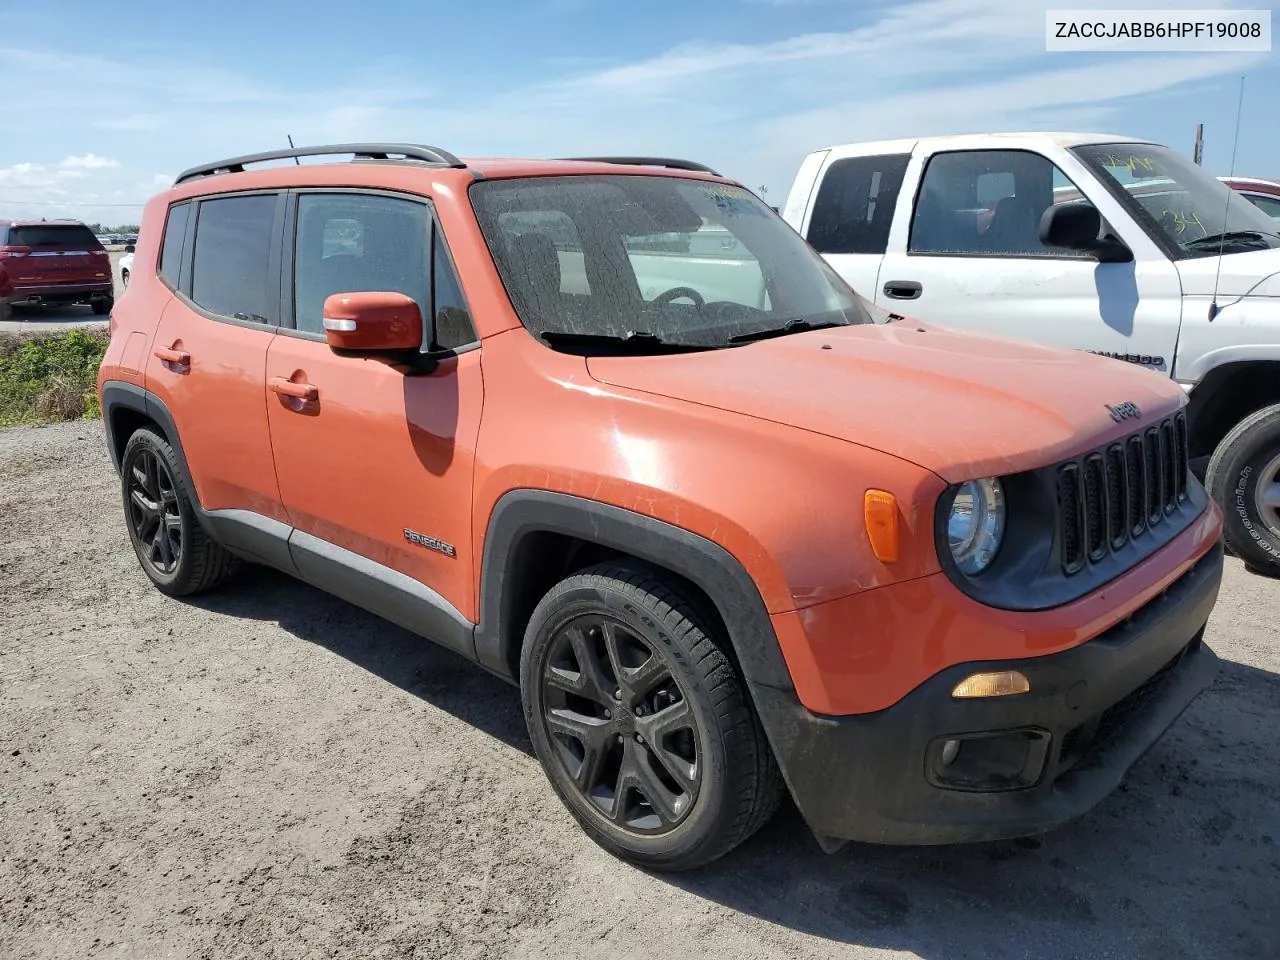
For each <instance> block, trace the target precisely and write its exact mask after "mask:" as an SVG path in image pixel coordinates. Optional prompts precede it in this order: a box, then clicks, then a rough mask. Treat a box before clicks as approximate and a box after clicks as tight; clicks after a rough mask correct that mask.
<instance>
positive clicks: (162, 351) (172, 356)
mask: <svg viewBox="0 0 1280 960" xmlns="http://www.w3.org/2000/svg"><path fill="white" fill-rule="evenodd" d="M153 354H154V356H155V358H156V359H157V360H163V361H164V362H165V363H173V364H177V365H178V366H180V367H189V366H191V354H189V353H187V351H185V350H171V349H169V348H168V347H157V348H156V349H155V350H154V351H153Z"/></svg>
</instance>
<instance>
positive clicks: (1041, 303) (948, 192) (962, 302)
mask: <svg viewBox="0 0 1280 960" xmlns="http://www.w3.org/2000/svg"><path fill="white" fill-rule="evenodd" d="M915 162H916V163H923V164H924V175H923V177H922V178H920V180H919V183H920V188H919V190H918V192H917V195H916V197H915V198H914V204H913V205H912V206H911V207H909V208H907V207H906V206H905V205H902V206H903V209H902V211H901V213H900V214H899V216H898V217H897V218H896V219H895V222H894V225H893V230H892V233H891V236H890V241H889V251H888V253H887V254H886V256H885V258H884V262H883V264H882V266H881V268H880V275H879V278H878V283H877V286H876V290H875V300H876V303H877V304H879V305H880V306H881V307H883V308H885V309H889V310H894V311H897V312H900V313H903V314H906V315H908V316H911V317H916V318H918V319H920V320H923V321H926V322H931V323H937V324H939V325H943V326H950V327H956V328H959V329H964V330H971V331H975V332H979V333H989V334H995V335H999V336H1006V337H1014V338H1019V339H1023V340H1031V341H1034V342H1037V343H1044V344H1049V345H1052V346H1059V347H1069V348H1074V349H1077V350H1089V351H1092V352H1096V353H1105V354H1109V355H1112V356H1116V357H1119V358H1121V359H1125V360H1129V361H1130V362H1133V363H1137V364H1140V365H1141V366H1143V367H1146V368H1147V369H1151V370H1157V371H1159V372H1161V373H1163V374H1165V375H1166V376H1167V375H1168V374H1169V373H1170V370H1171V367H1172V363H1173V356H1174V348H1175V346H1176V344H1177V338H1178V324H1179V322H1180V320H1181V313H1182V288H1181V284H1180V281H1179V278H1178V272H1177V269H1176V267H1175V266H1174V265H1173V263H1172V262H1171V261H1170V260H1169V259H1168V258H1167V257H1165V256H1164V254H1163V253H1161V252H1160V251H1159V250H1158V249H1157V248H1156V247H1155V246H1154V244H1152V243H1151V242H1150V240H1149V238H1148V237H1147V236H1146V235H1145V234H1144V233H1143V232H1142V231H1141V230H1140V229H1138V228H1137V227H1136V225H1134V224H1133V223H1132V221H1130V220H1128V219H1127V217H1126V218H1125V219H1124V220H1123V221H1121V219H1120V218H1119V217H1114V218H1113V219H1114V220H1115V222H1114V223H1113V225H1112V226H1113V229H1114V230H1115V231H1116V233H1117V234H1118V235H1119V236H1120V238H1121V239H1122V240H1124V241H1125V242H1126V243H1127V244H1128V245H1129V246H1130V247H1131V248H1132V249H1133V251H1134V260H1133V261H1132V262H1129V263H1099V262H1098V261H1097V260H1095V259H1093V258H1091V257H1088V256H1086V255H1083V254H1080V253H1078V252H1075V251H1070V250H1062V249H1058V248H1049V247H1046V246H1045V245H1044V244H1042V243H1041V242H1040V238H1039V225H1040V218H1041V215H1042V214H1043V213H1044V211H1045V210H1046V209H1047V208H1048V207H1049V206H1051V205H1052V204H1055V203H1071V202H1080V201H1081V197H1082V196H1083V195H1084V194H1082V192H1081V190H1080V188H1079V187H1077V186H1076V184H1075V183H1074V182H1073V181H1072V180H1071V179H1070V178H1068V176H1067V175H1066V174H1065V173H1064V172H1063V171H1062V170H1061V169H1060V168H1059V167H1058V166H1057V165H1055V164H1054V163H1053V162H1052V161H1050V160H1049V159H1048V158H1047V157H1045V156H1044V155H1042V154H1040V153H1037V152H1034V151H1031V150H957V151H946V152H939V153H934V154H932V155H931V156H926V157H924V158H919V157H918V158H917V159H916V161H915ZM1081 179H1083V178H1081ZM1094 191H1095V192H1096V191H1097V188H1096V186H1095V187H1094ZM1089 200H1090V201H1093V202H1094V203H1095V206H1097V207H1098V208H1099V211H1100V212H1101V213H1102V214H1103V216H1104V218H1106V217H1108V215H1109V214H1112V213H1113V211H1112V210H1111V205H1110V204H1109V198H1105V197H1094V196H1089Z"/></svg>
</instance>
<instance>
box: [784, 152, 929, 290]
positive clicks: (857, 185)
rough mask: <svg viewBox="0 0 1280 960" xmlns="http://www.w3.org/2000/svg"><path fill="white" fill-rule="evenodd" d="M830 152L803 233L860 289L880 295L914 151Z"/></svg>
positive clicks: (833, 265) (838, 270) (811, 244)
mask: <svg viewBox="0 0 1280 960" xmlns="http://www.w3.org/2000/svg"><path fill="white" fill-rule="evenodd" d="M850 149H856V148H842V150H841V151H840V152H839V153H837V154H835V155H834V157H832V156H831V155H828V159H827V160H826V162H825V163H824V166H823V168H822V171H821V173H820V174H819V177H818V188H817V192H816V194H815V195H814V197H813V199H812V202H811V203H810V205H809V209H808V211H807V213H806V216H805V220H804V228H803V229H802V230H801V233H802V234H803V235H804V237H805V239H807V240H808V241H809V244H810V246H812V247H813V248H814V249H815V250H817V251H818V253H820V254H822V256H823V257H824V258H825V259H826V260H827V262H828V263H830V264H831V266H832V267H833V268H835V271H836V272H837V273H838V274H840V276H841V277H843V278H844V280H845V282H846V283H848V284H849V285H850V286H851V287H853V289H854V290H855V291H857V292H858V293H859V294H861V295H862V296H863V297H864V298H866V299H867V300H874V299H875V295H876V284H877V282H878V280H879V276H880V266H881V262H882V261H883V259H884V254H885V250H886V246H887V244H888V240H889V227H890V225H891V224H892V222H893V211H894V207H895V206H896V205H897V202H898V194H899V191H900V190H901V188H902V178H903V175H904V174H905V173H906V170H907V164H908V162H909V161H910V159H911V153H910V151H909V150H906V151H903V152H896V153H874V154H868V155H865V156H862V155H853V156H850V155H849V153H848V150H850Z"/></svg>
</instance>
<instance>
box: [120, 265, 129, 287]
mask: <svg viewBox="0 0 1280 960" xmlns="http://www.w3.org/2000/svg"><path fill="white" fill-rule="evenodd" d="M120 285H121V286H122V287H124V288H125V289H126V290H128V289H129V271H128V270H121V271H120Z"/></svg>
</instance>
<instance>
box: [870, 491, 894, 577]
mask: <svg viewBox="0 0 1280 960" xmlns="http://www.w3.org/2000/svg"><path fill="white" fill-rule="evenodd" d="M862 505H863V516H864V518H865V520H866V524H867V539H868V540H870V541H871V549H872V551H873V552H874V553H875V555H876V557H877V558H878V559H879V560H880V562H881V563H894V562H896V561H897V559H898V498H897V497H895V496H894V495H893V494H892V493H888V492H886V491H884V490H868V491H867V492H866V495H865V496H864V497H863V499H862Z"/></svg>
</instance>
